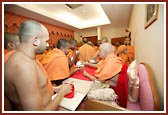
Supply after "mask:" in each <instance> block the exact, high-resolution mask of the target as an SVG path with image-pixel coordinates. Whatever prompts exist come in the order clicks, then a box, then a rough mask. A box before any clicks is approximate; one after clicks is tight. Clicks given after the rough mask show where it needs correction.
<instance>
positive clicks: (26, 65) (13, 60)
mask: <svg viewBox="0 0 168 115" xmlns="http://www.w3.org/2000/svg"><path fill="white" fill-rule="evenodd" d="M34 64H35V60H31V59H29V58H28V57H26V56H25V55H22V54H20V53H18V52H16V53H14V54H12V55H11V56H10V57H9V59H8V60H7V62H6V63H5V70H7V71H6V72H7V73H9V74H10V76H12V75H17V74H21V73H25V72H26V73H27V72H30V71H32V72H33V71H34V70H35V65H34ZM11 73H12V74H11ZM9 74H8V75H9Z"/></svg>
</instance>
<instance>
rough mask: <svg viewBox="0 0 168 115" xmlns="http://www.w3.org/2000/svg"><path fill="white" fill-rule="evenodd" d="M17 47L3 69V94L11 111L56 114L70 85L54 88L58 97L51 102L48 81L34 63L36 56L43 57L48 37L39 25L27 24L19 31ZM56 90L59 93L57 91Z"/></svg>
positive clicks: (43, 28) (46, 32)
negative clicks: (10, 105)
mask: <svg viewBox="0 0 168 115" xmlns="http://www.w3.org/2000/svg"><path fill="white" fill-rule="evenodd" d="M18 35H19V38H20V45H19V47H18V49H17V50H16V51H15V52H13V53H12V54H11V55H10V56H8V59H6V62H5V66H4V94H5V97H7V98H8V100H10V102H11V103H12V105H13V107H14V108H13V109H14V110H21V111H42V110H48V111H51V110H56V109H57V107H58V106H59V104H60V102H61V100H62V99H63V97H64V95H66V94H68V93H70V92H71V90H72V89H71V88H72V87H71V85H70V84H63V85H62V86H60V87H57V89H55V90H57V91H58V92H57V93H58V94H57V96H56V97H55V98H54V99H52V96H51V94H50V91H49V88H48V82H49V81H48V78H47V75H46V73H45V71H43V69H42V66H41V65H40V64H39V62H37V61H36V59H35V55H36V53H43V52H44V51H45V49H46V43H47V41H48V40H49V33H48V31H47V29H46V27H44V26H43V25H42V24H41V23H39V22H37V21H34V20H27V21H24V22H22V23H21V25H20V28H19V34H18ZM58 89H59V90H58Z"/></svg>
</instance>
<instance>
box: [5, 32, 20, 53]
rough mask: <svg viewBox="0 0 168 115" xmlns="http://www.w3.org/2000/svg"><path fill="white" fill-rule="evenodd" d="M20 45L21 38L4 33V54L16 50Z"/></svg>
mask: <svg viewBox="0 0 168 115" xmlns="http://www.w3.org/2000/svg"><path fill="white" fill-rule="evenodd" d="M19 44H20V41H19V36H18V35H17V34H13V33H8V32H5V33H4V54H7V53H8V52H10V51H12V50H15V49H16V48H17V47H18V46H19Z"/></svg>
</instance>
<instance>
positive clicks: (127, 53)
mask: <svg viewBox="0 0 168 115" xmlns="http://www.w3.org/2000/svg"><path fill="white" fill-rule="evenodd" d="M116 54H117V56H119V57H121V58H122V59H123V61H124V63H125V64H126V65H127V66H129V64H130V63H131V62H132V61H133V60H134V46H131V37H130V34H129V37H127V38H126V39H125V41H124V45H121V46H120V47H118V49H117V52H116Z"/></svg>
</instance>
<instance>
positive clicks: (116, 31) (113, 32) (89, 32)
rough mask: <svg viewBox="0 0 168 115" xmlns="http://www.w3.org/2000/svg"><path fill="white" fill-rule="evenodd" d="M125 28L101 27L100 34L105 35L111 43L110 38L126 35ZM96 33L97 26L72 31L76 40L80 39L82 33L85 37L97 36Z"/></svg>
mask: <svg viewBox="0 0 168 115" xmlns="http://www.w3.org/2000/svg"><path fill="white" fill-rule="evenodd" d="M126 28H127V27H118V28H101V36H102V37H107V38H108V39H109V43H111V38H114V37H123V36H126V35H127V33H126V32H125V29H126ZM97 34H98V33H97V28H93V29H82V30H76V31H75V32H74V36H75V39H76V40H77V41H80V35H82V36H83V37H87V36H97Z"/></svg>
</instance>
